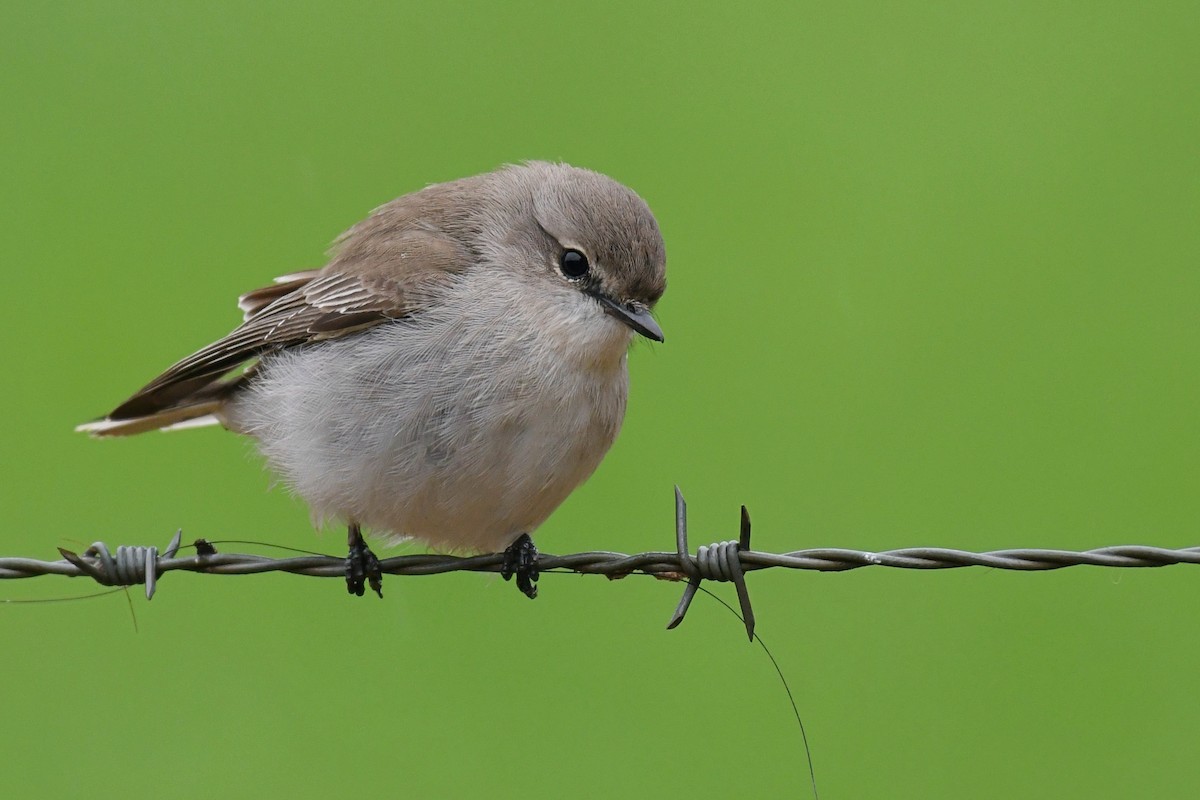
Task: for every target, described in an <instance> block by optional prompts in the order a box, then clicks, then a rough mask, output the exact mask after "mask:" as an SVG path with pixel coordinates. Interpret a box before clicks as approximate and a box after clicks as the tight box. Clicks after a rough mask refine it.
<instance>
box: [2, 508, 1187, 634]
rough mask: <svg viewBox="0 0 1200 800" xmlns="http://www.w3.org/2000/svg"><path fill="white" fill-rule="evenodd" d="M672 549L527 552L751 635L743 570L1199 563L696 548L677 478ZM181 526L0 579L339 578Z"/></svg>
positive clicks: (421, 564)
mask: <svg viewBox="0 0 1200 800" xmlns="http://www.w3.org/2000/svg"><path fill="white" fill-rule="evenodd" d="M675 532H676V548H675V551H674V552H646V553H637V554H633V555H629V554H625V553H615V552H610V551H605V550H593V551H589V552H584V553H573V554H570V555H551V554H549V553H542V554H539V555H538V558H537V568H538V571H540V572H549V571H557V572H574V573H578V574H582V575H604V576H607V577H608V578H610V579H617V578H623V577H626V576H628V575H633V574H644V575H653V576H655V577H657V578H660V579H662V580H672V581H684V580H686V581H687V582H688V585H687V587H686V589H685V590H684V594H683V598H682V599H681V600H680V602H679V605H678V607H677V608H676V609H675V613H674V614H673V615H672V617H671V620H670V622H669V624H668V625H667V627H668V628H674V627H675V626H677V625H678V624H679V623H680V622H682V621H683V618H684V615H685V614H686V613H687V610H688V607H689V605H690V603H691V600H692V597H693V596H694V595H695V593H696V590H697V588H698V587H699V586H700V583H701V581H703V580H706V579H707V580H715V581H727V582H730V583H733V584H734V586H735V587H736V589H737V593H738V601H739V604H740V605H741V612H742V617H743V618H744V620H745V623H746V632H747V634H748V636H749V637H750V639H751V641H753V639H754V612H753V609H752V607H751V605H750V597H749V593H748V590H747V588H746V581H745V573H747V572H754V571H756V570H760V569H772V568H783V569H794V570H816V571H818V572H844V571H846V570H852V569H861V568H863V567H894V568H898V569H921V570H931V569H956V568H960V567H991V568H993V569H1007V570H1026V571H1040V570H1053V569H1063V568H1065V567H1074V566H1084V565H1091V566H1098V567H1165V566H1170V565H1172V564H1200V547H1185V548H1182V549H1170V548H1165V547H1151V546H1147V545H1118V546H1114V547H1101V548H1097V549H1094V550H1083V551H1076V550H1046V549H1036V548H1019V549H1011V550H992V551H989V552H983V553H975V552H970V551H966V550H955V549H950V548H942V547H906V548H901V549H898V550H885V551H882V552H869V551H865V550H848V549H843V548H829V547H825V548H812V549H807V550H794V551H792V552H789V553H764V552H760V551H757V550H752V549H750V515H749V512H748V511H747V510H746V507H745V506H742V518H741V531H740V535H739V538H738V539H736V540H731V541H724V542H717V543H715V544H712V545H707V546H704V547H700V548H699V549H698V550H697V551H696V553H695V554H694V555H693V554H692V553H691V551H690V549H689V547H688V534H687V504H686V503H685V502H684V499H683V494H682V493H681V492H680V490H679V487H676V488H675ZM181 538H182V532H181V531H180V532H176V534H175V536H174V538H173V539H172V540H171V543H170V544H169V545H168V546H167V548H166V550H165V551H163V552H162V553H159V551H158V548H156V547H147V546H121V547H118V548H117V549H116V551H115V553H114V552H112V551H110V550H109V548H108V546H107V545H105V544H104V543H103V542H96V543H95V544H93V545H92V546H91V547H89V548H88V549H87V550H85V551H84V552H83V553H82V554H77V553H74V552H72V551H70V550H66V549H63V548H61V547H60V548H59V553H60V554H61V555H62V557H63V558H62V560H58V561H42V560H39V559H34V558H19V557H0V580H5V579H20V578H33V577H39V576H43V575H64V576H67V577H81V576H88V577H91V578H92V579H94V580H95V581H96V582H98V583H100V584H102V585H105V586H133V585H137V584H145V586H146V598H147V599H150V598H151V597H153V596H154V592H155V589H156V586H157V579H158V578H159V577H160V576H162V575H163V574H165V573H167V572H172V571H176V570H182V571H185V572H199V573H205V574H208V575H251V574H258V573H263V572H287V573H291V574H293V575H309V576H313V577H318V578H345V576H346V559H345V558H344V557H340V558H339V557H336V556H329V555H316V554H312V555H302V556H292V557H288V558H271V557H269V556H261V555H254V554H250V553H219V552H217V550H216V548H215V547H214V546H213V545H212V544H211V543H210V542H208V541H207V540H204V539H197V540H196V541H195V542H194V543H193V545H192V546H193V547H195V549H196V554H195V555H191V556H179V555H178V551H179V549H180V547H181ZM504 564H505V556H504V554H503V553H492V554H488V555H480V556H452V555H434V554H417V555H404V556H395V557H392V558H386V559H381V560H380V562H379V565H380V570H381V571H382V572H383V573H385V574H388V575H440V574H442V573H446V572H464V571H465V572H501V571H502V570H503V569H504Z"/></svg>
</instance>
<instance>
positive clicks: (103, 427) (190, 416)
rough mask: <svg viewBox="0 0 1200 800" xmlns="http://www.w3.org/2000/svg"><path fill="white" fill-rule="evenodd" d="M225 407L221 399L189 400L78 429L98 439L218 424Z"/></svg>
mask: <svg viewBox="0 0 1200 800" xmlns="http://www.w3.org/2000/svg"><path fill="white" fill-rule="evenodd" d="M220 408H221V400H220V399H209V400H206V401H204V402H198V403H188V404H186V405H178V406H172V407H171V408H164V409H162V410H161V411H156V412H154V413H153V414H146V415H145V416H141V417H120V418H116V419H114V418H112V417H104V418H103V419H97V420H93V421H91V422H85V423H83V424H82V425H76V426H75V430H77V431H80V432H81V433H87V434H90V435H92V436H95V437H97V438H104V437H108V436H132V435H133V434H135V433H143V432H145V431H154V430H162V431H171V430H182V429H184V428H200V427H203V426H205V425H218V424H220V422H221V420H220V418H219V417H218V416H217V412H218V411H219V410H220Z"/></svg>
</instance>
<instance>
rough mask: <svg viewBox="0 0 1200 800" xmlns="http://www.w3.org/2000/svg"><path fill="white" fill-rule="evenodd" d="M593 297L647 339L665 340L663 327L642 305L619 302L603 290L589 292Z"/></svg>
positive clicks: (607, 310)
mask: <svg viewBox="0 0 1200 800" xmlns="http://www.w3.org/2000/svg"><path fill="white" fill-rule="evenodd" d="M588 294H590V295H591V296H592V297H594V298H596V299H597V300H598V301H600V305H602V306H603V307H604V310H605V311H606V312H607V313H609V314H611V315H612V316H614V317H616V318H617V319H619V320H621V322H624V323H625V324H626V325H628V326H629V327H631V328H633V329H634V330H635V331H637V332H638V333H640V334H641V335H642V336H645V337H646V338H647V339H653V340H654V341H656V342H661V341H663V332H662V328H660V327H658V323H657V322H655V321H654V317H652V316H650V312H649V311H648V310H647V309H645V308H641V307H640V306H633V305H632V304H625V303H619V302H617V301H616V300H613V299H612V298H611V297H609V296H608V295H606V294H603V293H601V292H588Z"/></svg>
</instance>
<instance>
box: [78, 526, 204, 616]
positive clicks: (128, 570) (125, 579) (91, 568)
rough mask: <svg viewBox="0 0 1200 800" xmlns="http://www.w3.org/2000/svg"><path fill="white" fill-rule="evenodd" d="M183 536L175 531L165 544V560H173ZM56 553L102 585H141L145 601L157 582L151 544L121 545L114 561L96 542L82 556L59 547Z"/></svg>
mask: <svg viewBox="0 0 1200 800" xmlns="http://www.w3.org/2000/svg"><path fill="white" fill-rule="evenodd" d="M182 536H183V530H182V529H181V530H177V531H175V535H174V536H173V537H172V538H171V543H170V544H168V545H167V552H166V553H165V554H164V555H165V557H166V558H174V557H175V554H176V553H177V552H179V541H180V539H181V537H182ZM58 552H59V553H61V554H62V557H63V558H65V559H66V560H67V561H69V562H71V563H72V564H74V565H75V566H76V567H78V568H79V569H80V570H82V571H83V572H84V573H85V574H87V575H89V576H90V577H91V578H92V579H93V580H95V581H96V583H99V584H100V585H102V586H134V585H136V584H139V583H144V584H146V599H147V600H150V599H152V598H153V597H154V590H155V588H156V587H157V581H158V548H157V547H154V546H153V545H150V546H149V547H143V546H129V545H121V546H120V547H118V548H117V554H116V557H115V558H114V557H113V555H112V553H110V552H109V551H108V545H106V544H105V543H104V542H95V543H94V544H93V545H92V546H91V547H89V548H88V549H87V550H84V551H83V555H82V556H80V555H79V554H77V553H74V552H72V551H70V550H67V549H65V548H62V547H60V548H58Z"/></svg>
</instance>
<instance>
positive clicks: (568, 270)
mask: <svg viewBox="0 0 1200 800" xmlns="http://www.w3.org/2000/svg"><path fill="white" fill-rule="evenodd" d="M558 268H559V269H561V270H562V274H563V275H566V276H567V277H568V278H570V279H571V280H579V279H580V278H582V277H583V276H584V275H587V274H588V270H589V269H591V265H590V264H588V260H587V256H585V255H584V254H583V253H581V252H579V251H578V250H575V249H574V248H568V249H567V250H563V254H562V255H561V256H560V257H559V259H558Z"/></svg>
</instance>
